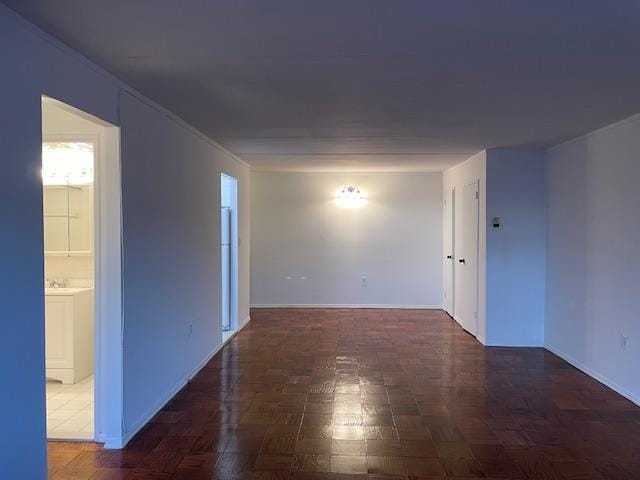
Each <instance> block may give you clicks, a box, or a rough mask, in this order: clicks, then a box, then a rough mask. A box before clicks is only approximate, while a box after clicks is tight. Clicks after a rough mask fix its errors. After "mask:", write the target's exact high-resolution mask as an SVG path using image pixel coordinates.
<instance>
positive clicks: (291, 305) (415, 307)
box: [251, 303, 442, 310]
mask: <svg viewBox="0 0 640 480" xmlns="http://www.w3.org/2000/svg"><path fill="white" fill-rule="evenodd" d="M251 308H354V309H355V308H386V309H393V308H397V309H404V310H442V305H389V304H379V303H373V304H353V303H346V304H333V303H332V304H313V303H279V304H263V303H259V304H255V305H251Z"/></svg>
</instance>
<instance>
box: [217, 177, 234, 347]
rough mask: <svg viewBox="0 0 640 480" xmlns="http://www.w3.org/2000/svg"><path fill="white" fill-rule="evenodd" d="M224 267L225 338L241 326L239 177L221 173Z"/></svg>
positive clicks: (223, 322)
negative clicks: (239, 306)
mask: <svg viewBox="0 0 640 480" xmlns="http://www.w3.org/2000/svg"><path fill="white" fill-rule="evenodd" d="M220 192H221V198H220V207H221V208H220V236H221V238H220V262H221V264H220V266H221V268H220V270H221V272H222V278H221V300H220V305H221V309H222V310H221V320H222V337H223V341H226V340H227V339H228V338H230V337H231V336H233V334H234V333H235V332H236V330H237V329H238V180H237V179H236V178H235V177H232V176H230V175H226V174H224V173H223V174H221V175H220Z"/></svg>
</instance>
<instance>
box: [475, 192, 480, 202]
mask: <svg viewBox="0 0 640 480" xmlns="http://www.w3.org/2000/svg"><path fill="white" fill-rule="evenodd" d="M479 195H480V194H479V193H478V192H476V200H478V199H479V198H480V196H479Z"/></svg>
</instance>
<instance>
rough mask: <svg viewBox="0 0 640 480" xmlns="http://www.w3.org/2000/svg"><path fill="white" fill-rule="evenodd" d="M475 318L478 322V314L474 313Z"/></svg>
mask: <svg viewBox="0 0 640 480" xmlns="http://www.w3.org/2000/svg"><path fill="white" fill-rule="evenodd" d="M473 318H474V319H476V320H477V319H478V312H473Z"/></svg>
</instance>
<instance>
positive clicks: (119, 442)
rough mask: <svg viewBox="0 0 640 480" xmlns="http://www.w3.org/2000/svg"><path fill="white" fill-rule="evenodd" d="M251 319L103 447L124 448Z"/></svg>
mask: <svg viewBox="0 0 640 480" xmlns="http://www.w3.org/2000/svg"><path fill="white" fill-rule="evenodd" d="M250 321H251V317H250V316H247V318H245V319H244V321H243V322H242V323H241V324H240V325H238V329H237V330H235V331H234V332H233V335H230V336H229V338H227V339H226V340H224V341H222V342H221V343H220V344H219V345H218V346H217V347H215V348H214V349H213V351H211V352H210V353H209V354H207V355H206V356H205V357H204V359H203V360H202V361H200V363H199V364H198V365H197V366H196V367H195V368H194V369H193V370H192V371H191V373H190V374H189V375H187V377H186V378H184V379H183V380H182V381H180V382H178V383H177V384H176V385H175V386H174V387H173V388H172V389H171V390H170V391H169V393H167V394H166V395H164V396H163V397H162V399H161V400H160V401H158V402H156V403H155V405H154V407H153V408H151V409H150V410H149V411H148V412H147V413H146V414H144V415H142V416H141V417H140V419H139V420H138V421H137V422H136V423H135V425H134V427H133V428H132V429H131V431H130V432H125V433H124V434H123V436H122V438H115V437H114V438H110V437H107V438H106V439H105V444H104V448H106V449H121V448H124V447H125V446H126V445H127V443H129V442H130V441H131V439H132V438H133V437H135V436H136V435H137V434H138V432H139V431H140V430H141V429H142V428H143V427H144V426H145V425H146V424H147V423H149V422H150V421H151V419H152V418H153V417H155V416H156V415H157V414H158V412H159V411H160V410H162V409H163V408H164V407H165V406H166V405H167V403H169V402H170V401H171V400H172V399H173V397H175V396H176V395H177V394H178V393H179V392H180V390H182V389H183V388H184V387H185V386H187V384H188V383H189V382H190V381H191V380H192V379H193V378H194V377H195V376H196V375H197V374H198V373H199V372H200V370H202V369H203V368H204V367H205V366H206V365H207V363H209V361H210V360H211V359H212V358H213V357H215V356H216V354H217V353H218V352H220V350H222V349H223V348H224V346H225V345H226V344H227V343H229V342H230V341H231V339H232V338H233V337H235V336H236V335H237V334H238V333H239V332H240V330H242V329H243V328H244V327H245V326H246V325H247V324H248V323H249V322H250Z"/></svg>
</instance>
